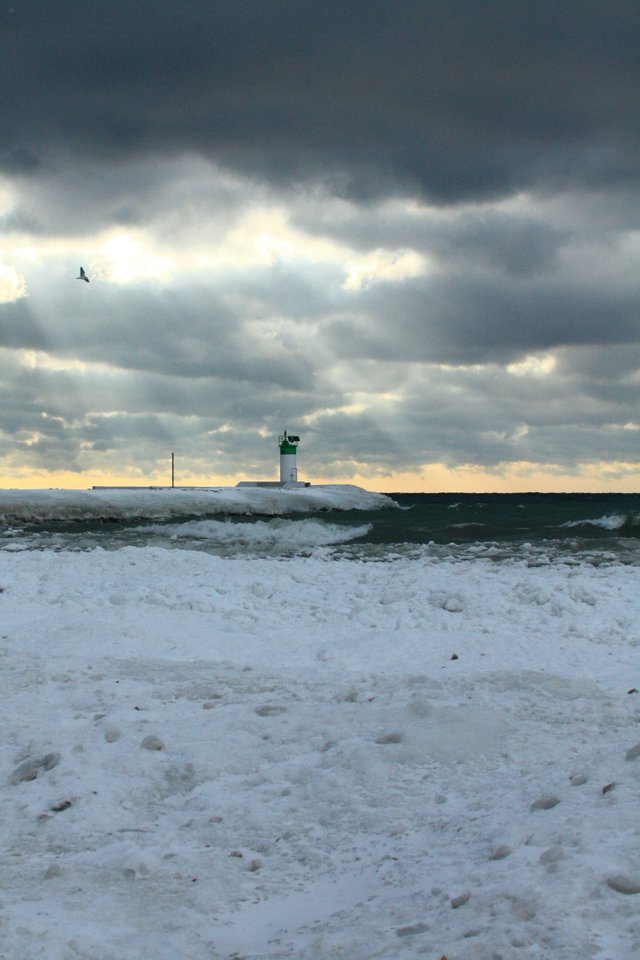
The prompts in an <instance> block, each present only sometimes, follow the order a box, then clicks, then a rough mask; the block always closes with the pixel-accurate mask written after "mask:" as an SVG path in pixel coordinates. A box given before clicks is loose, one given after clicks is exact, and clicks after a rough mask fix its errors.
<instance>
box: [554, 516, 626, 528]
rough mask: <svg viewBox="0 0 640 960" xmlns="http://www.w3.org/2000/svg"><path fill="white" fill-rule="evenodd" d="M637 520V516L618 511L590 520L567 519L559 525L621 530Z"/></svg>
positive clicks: (563, 526)
mask: <svg viewBox="0 0 640 960" xmlns="http://www.w3.org/2000/svg"><path fill="white" fill-rule="evenodd" d="M634 521H635V522H634ZM637 522H638V518H637V517H627V516H623V515H621V514H618V513H613V514H611V515H610V516H606V517H598V518H596V519H592V520H569V521H567V523H561V524H559V526H560V527H561V528H569V527H600V528H601V529H602V530H621V529H622V528H623V527H626V526H636V525H637Z"/></svg>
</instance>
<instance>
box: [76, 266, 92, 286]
mask: <svg viewBox="0 0 640 960" xmlns="http://www.w3.org/2000/svg"><path fill="white" fill-rule="evenodd" d="M76 280H86V281H87V283H89V282H90V281H89V277H88V276H87V275H86V273H85V272H84V267H80V276H79V277H76Z"/></svg>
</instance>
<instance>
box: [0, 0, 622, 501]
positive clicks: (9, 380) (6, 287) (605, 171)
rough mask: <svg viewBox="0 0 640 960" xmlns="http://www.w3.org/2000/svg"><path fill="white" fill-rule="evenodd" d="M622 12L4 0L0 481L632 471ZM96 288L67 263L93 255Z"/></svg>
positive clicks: (442, 1)
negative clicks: (283, 443)
mask: <svg viewBox="0 0 640 960" xmlns="http://www.w3.org/2000/svg"><path fill="white" fill-rule="evenodd" d="M639 45H640V7H639V6H638V4H637V3H636V2H622V0H608V2H607V3H602V2H595V0H579V2H573V0H554V2H547V0H535V2H532V0H527V2H523V0H509V2H508V3H505V2H504V0H502V2H500V3H498V2H494V0H482V2H479V0H389V2H387V0H342V2H340V3H337V2H334V0H323V2H322V3H318V2H317V0H229V2H227V0H216V3H211V2H210V0H189V3H187V4H175V3H168V2H161V0H141V2H139V3H137V4H135V5H131V4H129V3H126V4H125V3H123V2H120V0H113V2H108V0H106V2H105V0H101V2H100V3H94V2H93V0H87V2H84V3H83V4H82V5H81V6H78V4H77V3H73V4H72V3H70V2H67V0H57V2H56V3H55V4H52V3H51V2H50V0H47V2H40V0H31V2H29V0H25V2H20V0H9V2H3V3H2V6H1V7H0V82H1V84H2V97H1V99H0V132H1V135H0V485H2V486H5V487H23V488H25V487H48V486H63V487H73V488H82V487H87V486H90V485H92V484H94V483H95V484H99V483H144V482H168V481H170V470H171V454H172V453H173V454H174V455H175V479H176V483H184V484H191V483H217V484H219V483H235V482H236V481H238V480H243V479H244V480H246V479H276V478H277V476H278V437H279V435H280V434H281V433H282V431H283V430H284V429H286V430H289V431H290V432H292V433H297V434H299V435H300V437H301V443H300V447H299V453H298V470H299V476H300V478H301V479H305V480H311V481H312V482H337V483H357V484H359V485H362V486H365V487H367V488H368V489H371V490H381V491H402V490H406V491H412V490H413V491H420V490H424V491H491V490H495V491H505V492H509V491H513V492H519V491H526V490H545V491H554V490H555V491H563V490H566V491H573V490H576V491H581V490H586V491H600V490H602V491H607V490H611V491H613V490H619V491H637V490H638V489H639V487H640V452H639V442H640V414H639V413H638V402H639V400H640V317H639V304H640V297H639V294H640V273H639V270H638V267H639V266H640V162H639V161H640V112H639V110H638V103H640V71H638V67H637V50H638V47H639ZM80 265H82V266H83V267H84V269H85V270H86V272H87V274H88V276H89V278H90V283H84V282H83V281H81V280H80V281H78V280H77V279H76V278H77V277H78V272H79V267H80Z"/></svg>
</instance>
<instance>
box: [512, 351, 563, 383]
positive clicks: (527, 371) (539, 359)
mask: <svg viewBox="0 0 640 960" xmlns="http://www.w3.org/2000/svg"><path fill="white" fill-rule="evenodd" d="M556 365H557V360H556V358H555V357H554V356H553V354H550V353H547V354H545V355H544V356H533V355H532V356H528V357H525V358H524V360H520V361H519V362H518V363H509V364H508V365H507V373H510V374H512V375H513V376H514V377H546V376H549V374H550V373H552V372H553V370H555V368H556Z"/></svg>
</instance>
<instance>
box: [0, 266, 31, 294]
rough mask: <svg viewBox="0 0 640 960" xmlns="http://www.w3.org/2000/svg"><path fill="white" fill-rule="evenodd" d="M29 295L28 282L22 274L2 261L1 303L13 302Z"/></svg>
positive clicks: (0, 273)
mask: <svg viewBox="0 0 640 960" xmlns="http://www.w3.org/2000/svg"><path fill="white" fill-rule="evenodd" d="M26 296H27V283H26V280H25V278H24V277H23V276H22V274H21V273H20V272H19V271H18V270H16V269H15V268H14V267H10V266H9V265H8V264H6V263H0V303H12V302H13V301H14V300H20V299H21V298H22V297H26Z"/></svg>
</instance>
